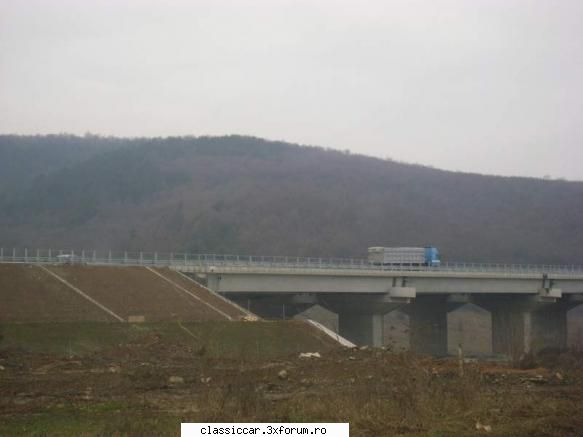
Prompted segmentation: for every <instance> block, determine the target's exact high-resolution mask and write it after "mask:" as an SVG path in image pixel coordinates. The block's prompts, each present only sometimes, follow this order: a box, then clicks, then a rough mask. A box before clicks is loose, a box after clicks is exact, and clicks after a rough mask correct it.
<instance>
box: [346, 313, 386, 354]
mask: <svg viewBox="0 0 583 437" xmlns="http://www.w3.org/2000/svg"><path fill="white" fill-rule="evenodd" d="M383 323H384V322H383V314H353V313H340V314H339V315H338V324H339V330H340V335H341V336H343V337H345V338H347V339H348V340H350V341H351V342H353V343H354V344H357V345H367V346H374V347H381V346H383V344H384V339H383Z"/></svg>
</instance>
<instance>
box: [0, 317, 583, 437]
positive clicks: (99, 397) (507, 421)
mask: <svg viewBox="0 0 583 437" xmlns="http://www.w3.org/2000/svg"><path fill="white" fill-rule="evenodd" d="M90 326H92V328H91V329H93V331H91V332H92V334H91V335H89V334H88V333H87V334H77V335H76V337H75V338H74V339H73V340H69V342H68V343H69V347H67V342H65V341H63V336H54V337H53V338H59V341H54V342H53V343H54V344H53V346H52V350H51V352H46V351H47V350H48V349H47V346H48V345H47V342H46V341H40V340H41V339H40V337H42V335H40V334H39V332H40V331H39V329H38V328H37V330H36V331H35V328H34V327H33V328H31V327H28V328H26V329H28V331H26V332H23V331H22V329H24V328H23V327H14V326H4V328H5V330H4V331H5V336H6V338H5V346H6V348H5V349H4V350H2V352H0V365H2V368H3V370H2V371H1V372H0V392H1V396H0V417H1V420H0V434H1V435H46V434H48V435H78V434H80V433H83V432H84V433H86V435H112V434H113V435H136V436H137V435H178V434H179V423H180V422H181V421H196V422H200V421H211V422H213V421H216V422H231V421H242V422H245V421H251V422H255V421H257V422H261V421H269V422H278V421H280V422H319V421H325V422H336V421H342V422H345V421H348V422H350V424H351V435H354V436H393V435H411V436H414V435H418V436H460V435H480V434H483V435H494V436H532V435H546V436H578V435H580V430H581V429H583V417H582V416H581V415H580V408H579V406H580V403H581V402H582V401H583V390H582V389H583V360H582V357H581V356H578V355H577V354H573V353H570V354H563V355H556V354H547V355H545V356H543V357H541V359H542V361H540V362H533V363H531V368H529V369H525V370H522V369H515V368H511V367H509V366H508V365H504V364H496V363H487V362H471V363H466V364H465V367H464V376H463V377H461V376H460V374H459V368H458V363H457V362H456V360H455V359H442V360H437V359H431V358H425V357H416V356H413V355H410V354H408V353H396V352H392V351H390V350H383V349H359V350H350V349H340V348H337V347H334V346H332V345H331V344H330V343H329V342H326V341H325V340H324V339H318V338H314V337H313V336H311V335H308V333H307V332H303V331H301V328H299V327H301V326H303V325H301V324H298V323H297V322H296V323H290V322H287V323H247V324H245V323H230V324H229V323H214V324H213V323H210V324H208V323H207V324H187V325H184V326H183V328H186V329H187V330H188V331H190V334H189V333H186V332H185V331H184V330H183V329H181V327H177V325H176V324H165V325H164V324H161V325H141V326H135V327H133V328H127V329H126V328H123V329H122V330H120V328H119V325H117V328H116V329H118V332H116V333H115V334H114V335H110V336H107V335H105V336H104V337H105V338H109V340H108V341H107V342H104V343H103V344H102V345H100V347H93V348H92V349H91V350H93V352H84V353H79V350H80V349H77V351H75V350H72V348H73V349H75V348H80V347H81V346H82V345H83V343H84V342H87V341H89V340H91V339H92V340H93V341H94V342H95V341H97V339H98V338H99V337H100V335H99V334H101V335H103V334H105V333H106V332H105V331H106V330H104V328H101V331H100V330H99V326H102V327H103V326H107V325H103V324H101V325H100V324H93V325H90ZM113 326H115V325H110V328H111V327H113ZM209 326H211V328H209ZM237 326H238V329H235V327H237ZM69 328H70V327H69ZM53 329H57V328H55V327H53ZM108 329H109V328H108ZM209 329H210V330H209ZM289 329H292V331H293V332H289ZM298 329H300V331H298ZM43 330H44V331H47V330H50V329H47V328H46V327H45V328H43ZM57 330H58V329H57ZM77 331H78V332H80V331H81V332H82V331H83V327H82V325H78V328H77ZM61 332H64V331H61ZM286 332H287V333H286ZM302 332H303V333H302ZM33 337H36V340H34V339H33ZM233 337H235V338H233ZM18 343H21V344H28V345H29V347H28V349H29V350H23V349H22V348H15V346H16V345H17V344H18ZM71 343H72V344H73V346H72V347H71ZM43 350H44V351H45V352H42V351H43ZM316 350H318V351H319V352H320V353H321V355H322V357H321V358H311V359H302V358H299V357H298V352H301V351H312V352H313V351H316ZM539 364H544V365H545V366H546V367H537V366H538V365H539ZM532 366H534V367H532ZM283 370H285V372H283V373H282V371H283ZM478 423H479V424H480V425H483V426H486V427H488V426H489V427H491V431H489V432H488V431H487V430H486V429H484V428H482V429H479V430H478V429H476V425H477V424H478Z"/></svg>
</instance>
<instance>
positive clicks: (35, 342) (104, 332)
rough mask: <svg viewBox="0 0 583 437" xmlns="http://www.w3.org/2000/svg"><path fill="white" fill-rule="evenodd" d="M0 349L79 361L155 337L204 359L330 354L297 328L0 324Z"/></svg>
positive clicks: (305, 329)
mask: <svg viewBox="0 0 583 437" xmlns="http://www.w3.org/2000/svg"><path fill="white" fill-rule="evenodd" d="M0 332H1V333H2V335H3V337H4V338H3V340H2V342H1V343H0V348H20V349H24V350H27V351H31V352H44V353H53V354H58V355H65V356H75V355H84V354H88V353H92V352H97V351H100V350H104V349H108V348H111V347H114V346H117V345H119V344H124V343H128V342H132V341H136V340H139V338H140V337H144V336H147V335H151V334H157V335H160V336H161V337H162V339H163V340H164V341H169V342H176V343H180V344H187V345H189V346H192V347H196V348H203V347H204V349H205V353H206V355H207V356H210V357H217V358H218V357H221V358H237V359H241V358H247V359H259V358H261V359H266V358H275V357H278V356H285V355H289V354H292V353H297V352H305V351H316V350H323V349H326V348H330V347H332V346H333V344H332V343H331V342H328V341H326V342H325V343H324V342H322V340H320V339H319V338H318V336H317V334H316V335H315V334H314V331H313V330H311V329H310V328H308V327H306V326H304V325H303V324H300V323H299V322H293V321H288V322H204V323H192V322H191V323H182V324H179V323H176V322H165V323H143V324H122V323H100V322H71V323H26V324H25V323H10V324H0Z"/></svg>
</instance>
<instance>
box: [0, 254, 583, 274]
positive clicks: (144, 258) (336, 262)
mask: <svg viewBox="0 0 583 437" xmlns="http://www.w3.org/2000/svg"><path fill="white" fill-rule="evenodd" d="M0 263H20V264H70V263H75V264H77V263H81V264H93V265H116V266H158V267H169V266H172V267H180V266H185V267H191V268H196V267H199V268H202V269H204V268H208V267H211V266H214V267H258V268H289V269H295V268H297V269H335V270H338V269H346V270H370V271H386V270H388V271H435V272H492V273H497V272H500V273H524V274H528V273H543V274H544V273H547V274H548V273H555V274H581V275H583V266H580V265H532V264H483V263H464V262H443V263H442V264H441V265H440V266H439V267H435V266H411V265H406V264H403V265H390V266H377V265H373V264H370V263H369V262H368V260H367V259H364V258H314V257H295V256H251V255H245V256H243V255H220V254H189V253H172V252H171V253H162V252H112V251H95V250H71V249H64V250H54V249H34V250H31V249H16V248H11V249H6V248H0Z"/></svg>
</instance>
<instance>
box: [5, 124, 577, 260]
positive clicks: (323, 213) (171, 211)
mask: <svg viewBox="0 0 583 437" xmlns="http://www.w3.org/2000/svg"><path fill="white" fill-rule="evenodd" d="M468 159H471V157H468ZM372 245H387V246H388V245H414V246H418V245H421V246H422V245H435V246H437V247H439V248H440V250H441V252H442V259H443V260H450V261H475V262H478V261H483V262H515V263H518V262H521V263H568V264H581V259H582V257H583V183H581V182H567V181H549V180H538V179H530V178H508V177H494V176H482V175H475V174H465V173H456V172H448V171H441V170H436V169H433V168H428V167H423V166H419V165H409V164H402V163H398V162H394V161H389V160H381V159H376V158H371V157H365V156H360V155H350V154H347V153H343V152H339V151H334V150H328V149H323V148H318V147H307V146H298V145H292V144H288V143H282V142H272V141H265V140H261V139H258V138H251V137H241V136H227V137H180V138H177V137H175V138H147V139H146V138H138V139H120V138H104V137H98V136H91V135H87V136H85V137H77V136H70V135H50V136H0V246H4V247H12V246H16V247H29V248H36V247H42V248H48V247H52V248H75V249H82V248H84V249H112V250H157V251H175V252H179V251H189V252H199V253H200V252H205V253H210V252H215V253H242V254H265V255H294V256H296V255H297V256H302V255H306V256H338V257H350V256H364V255H365V253H366V248H367V247H368V246H372Z"/></svg>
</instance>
